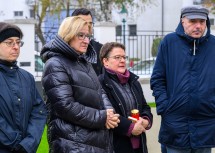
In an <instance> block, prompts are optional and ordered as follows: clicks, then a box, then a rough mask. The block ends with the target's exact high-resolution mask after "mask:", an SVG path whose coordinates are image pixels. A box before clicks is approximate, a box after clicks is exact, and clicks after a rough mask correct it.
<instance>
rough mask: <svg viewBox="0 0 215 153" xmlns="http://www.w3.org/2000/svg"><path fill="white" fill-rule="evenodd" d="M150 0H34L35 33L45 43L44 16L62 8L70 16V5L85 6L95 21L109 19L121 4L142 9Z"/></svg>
mask: <svg viewBox="0 0 215 153" xmlns="http://www.w3.org/2000/svg"><path fill="white" fill-rule="evenodd" d="M151 1H152V0H135V1H134V0H61V1H59V0H35V4H34V5H33V10H34V13H35V16H34V18H35V19H37V21H38V22H37V24H36V25H35V33H36V35H37V36H38V38H39V40H40V41H41V43H42V45H44V44H45V43H46V39H45V37H44V35H43V30H42V24H43V22H44V19H45V17H46V16H47V14H48V13H49V15H58V16H59V17H60V12H61V11H62V9H65V10H66V16H70V14H69V13H70V8H71V7H72V5H75V6H76V7H85V8H88V9H90V10H93V12H94V13H95V17H96V20H97V21H111V11H112V9H114V8H115V9H117V8H118V9H119V8H121V6H122V5H125V6H126V7H127V8H132V7H135V9H139V10H141V9H143V8H144V7H145V5H146V4H148V3H151Z"/></svg>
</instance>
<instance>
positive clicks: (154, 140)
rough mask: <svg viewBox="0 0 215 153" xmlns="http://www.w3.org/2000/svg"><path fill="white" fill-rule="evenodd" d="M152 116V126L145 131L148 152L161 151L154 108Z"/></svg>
mask: <svg viewBox="0 0 215 153" xmlns="http://www.w3.org/2000/svg"><path fill="white" fill-rule="evenodd" d="M151 110H152V113H153V115H154V116H153V117H154V121H153V126H152V128H151V129H150V130H149V131H147V133H146V135H147V146H148V152H149V153H161V150H160V143H159V142H158V132H159V128H160V116H158V115H157V114H156V109H155V108H152V109H151ZM212 153H215V148H213V149H212Z"/></svg>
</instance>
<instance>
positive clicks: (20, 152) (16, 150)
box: [12, 144, 28, 153]
mask: <svg viewBox="0 0 215 153" xmlns="http://www.w3.org/2000/svg"><path fill="white" fill-rule="evenodd" d="M12 153H28V152H27V151H26V150H25V148H24V147H23V146H21V145H20V144H18V145H17V146H16V148H14V149H13V150H12Z"/></svg>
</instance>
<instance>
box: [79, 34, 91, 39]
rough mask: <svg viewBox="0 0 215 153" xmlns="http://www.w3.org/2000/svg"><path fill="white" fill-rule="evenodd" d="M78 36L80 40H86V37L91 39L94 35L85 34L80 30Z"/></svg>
mask: <svg viewBox="0 0 215 153" xmlns="http://www.w3.org/2000/svg"><path fill="white" fill-rule="evenodd" d="M77 37H78V39H79V40H84V39H85V38H88V39H89V40H91V39H92V35H90V34H85V33H83V32H79V33H78V34H77Z"/></svg>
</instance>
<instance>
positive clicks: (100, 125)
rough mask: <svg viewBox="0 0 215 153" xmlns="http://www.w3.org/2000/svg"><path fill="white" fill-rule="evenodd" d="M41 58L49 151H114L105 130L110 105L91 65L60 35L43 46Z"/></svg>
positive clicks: (59, 152) (70, 152)
mask: <svg viewBox="0 0 215 153" xmlns="http://www.w3.org/2000/svg"><path fill="white" fill-rule="evenodd" d="M41 57H42V59H43V61H44V62H46V64H45V69H44V75H43V79H42V84H43V87H44V90H45V93H46V95H47V98H48V99H47V105H48V107H49V120H48V139H49V145H50V152H55V153H110V152H113V151H112V147H111V144H112V143H111V139H110V133H109V131H108V130H107V129H106V128H105V123H106V110H105V109H106V108H110V105H108V104H110V103H109V100H108V99H107V96H106V94H104V93H103V92H102V89H101V86H100V84H99V81H98V78H97V76H96V73H95V72H94V70H93V68H92V66H91V64H90V63H88V62H87V61H86V60H85V57H83V56H80V55H78V54H77V53H76V52H75V50H74V49H72V48H71V47H70V46H69V45H68V44H66V43H65V42H64V41H63V40H62V39H61V38H60V37H59V36H57V37H56V38H55V39H54V40H53V41H51V42H50V43H48V44H46V45H45V46H44V47H43V49H42V52H41Z"/></svg>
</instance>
